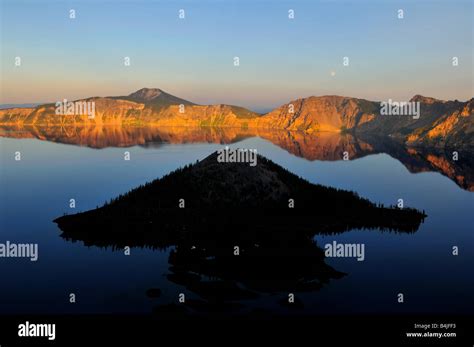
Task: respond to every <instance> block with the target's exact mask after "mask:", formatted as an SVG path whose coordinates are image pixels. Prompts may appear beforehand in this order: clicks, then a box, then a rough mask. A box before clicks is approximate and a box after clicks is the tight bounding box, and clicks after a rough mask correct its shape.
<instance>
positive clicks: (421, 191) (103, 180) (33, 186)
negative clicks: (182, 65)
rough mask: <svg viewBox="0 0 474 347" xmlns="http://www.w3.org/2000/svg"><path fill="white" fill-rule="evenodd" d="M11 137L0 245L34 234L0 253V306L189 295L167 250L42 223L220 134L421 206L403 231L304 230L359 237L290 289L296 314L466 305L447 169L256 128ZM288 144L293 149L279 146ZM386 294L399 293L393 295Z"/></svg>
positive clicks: (205, 151) (345, 184)
mask: <svg viewBox="0 0 474 347" xmlns="http://www.w3.org/2000/svg"><path fill="white" fill-rule="evenodd" d="M19 137H20V138H13V137H1V138H0V148H1V169H0V175H1V176H0V179H1V181H0V187H1V189H0V218H1V220H0V230H1V231H0V242H6V241H7V240H8V241H10V242H16V243H21V242H25V243H38V244H39V259H38V261H37V262H31V261H30V260H29V259H24V258H23V259H22V258H0V273H1V274H2V280H1V289H0V293H1V295H0V314H6V313H113V312H122V313H123V312H126V313H129V312H151V310H152V309H153V307H156V306H159V305H166V304H169V303H177V302H178V293H181V292H183V293H186V294H187V297H190V298H193V297H196V294H194V293H193V292H189V291H187V290H186V288H184V287H182V286H179V285H177V284H174V283H172V282H170V281H169V280H168V279H167V277H166V275H167V274H169V273H170V272H169V264H168V256H169V252H170V250H165V251H158V250H150V249H140V248H132V250H131V255H129V256H127V255H124V252H123V250H112V249H110V248H109V249H100V248H97V247H86V246H84V245H83V243H81V242H69V241H66V240H64V239H63V238H61V237H60V236H59V235H60V230H59V229H58V228H57V226H56V224H55V223H53V222H52V220H53V219H54V218H56V217H58V216H61V215H63V214H64V213H66V212H67V213H71V212H74V211H71V209H70V208H69V200H70V199H72V198H73V199H75V200H76V210H75V212H79V211H85V210H89V209H92V208H95V207H96V206H100V205H102V204H103V203H104V202H105V201H106V200H109V199H110V198H113V197H115V196H117V195H118V194H120V193H124V192H126V191H128V190H130V189H131V188H134V187H136V186H138V185H140V184H143V183H145V182H148V181H151V180H153V179H155V178H158V177H161V176H163V175H164V174H167V173H169V172H170V171H172V170H174V169H176V168H178V167H180V166H184V165H186V164H189V163H192V162H195V161H196V160H200V159H203V158H205V157H206V156H207V155H209V154H210V153H212V152H213V151H215V150H217V149H220V148H222V147H223V146H224V145H225V144H226V143H229V145H230V146H231V147H241V148H256V149H257V150H258V152H259V153H260V154H262V155H264V156H266V157H267V158H269V159H271V160H273V161H274V162H275V163H277V164H279V165H281V166H283V167H285V168H287V169H288V170H290V171H291V172H293V173H295V174H297V175H299V176H301V177H304V178H306V179H307V180H309V181H311V182H313V183H319V184H323V185H327V186H332V187H337V188H343V189H348V190H353V191H356V192H357V193H358V194H359V195H361V196H363V197H366V198H368V199H370V200H371V201H374V202H381V203H384V204H396V202H397V200H398V199H400V198H402V199H403V200H404V203H405V205H406V206H410V207H415V208H417V209H420V210H425V211H426V214H427V215H428V217H427V218H426V219H425V221H424V223H423V224H422V225H421V226H420V228H419V230H418V231H417V232H415V233H411V234H403V233H389V232H379V231H375V230H362V231H361V230H354V231H350V232H346V233H343V234H339V235H330V236H315V239H316V241H317V243H318V245H319V246H320V247H323V246H324V244H325V243H330V242H332V241H333V240H336V241H337V242H349V243H364V244H365V260H364V261H361V262H359V261H357V260H356V259H355V258H331V259H329V258H326V260H325V262H326V263H327V264H329V265H330V266H332V267H333V268H334V269H336V270H338V271H341V272H345V273H347V275H346V276H344V277H343V278H341V279H334V280H331V281H330V282H329V283H328V284H326V285H324V286H323V288H322V289H321V290H319V291H314V292H308V293H301V294H298V298H299V299H300V300H301V301H302V302H303V303H304V312H308V313H322V314H326V313H369V312H377V313H393V312H400V313H408V312H409V313H460V312H461V313H468V312H472V311H473V310H474V298H473V296H472V293H473V292H474V276H472V265H473V264H474V252H473V251H472V250H473V249H474V237H473V235H474V234H473V232H474V228H473V225H474V213H473V212H474V193H472V192H470V191H469V189H468V188H466V184H467V183H466V182H465V181H466V180H464V181H463V182H464V183H463V184H464V185H465V186H464V187H463V186H462V184H460V183H459V180H458V182H456V180H455V179H451V178H449V177H447V175H448V176H449V170H448V171H446V172H447V173H448V174H446V172H445V174H442V173H440V172H439V171H438V172H437V171H436V170H428V169H427V170H415V171H426V172H416V173H412V172H413V171H414V170H409V169H408V168H407V167H409V166H407V165H406V164H407V163H406V162H405V165H404V164H403V163H402V162H401V161H400V160H398V159H396V157H395V156H394V155H393V153H390V155H389V154H387V153H384V152H383V151H374V152H373V153H370V151H369V152H367V151H365V152H364V155H363V156H357V155H355V156H354V158H352V157H351V159H352V160H348V161H344V160H336V159H335V158H334V157H331V153H332V152H331V151H330V150H327V151H326V152H327V153H326V158H327V159H326V160H325V156H324V155H322V156H320V155H313V156H311V155H303V154H302V153H306V152H305V151H304V150H302V149H301V143H298V142H297V141H296V142H295V141H293V140H292V141H286V142H285V143H287V146H282V145H281V144H282V143H283V142H282V141H280V142H278V143H279V144H280V145H277V144H276V143H277V142H276V141H271V140H269V139H268V137H267V139H265V136H262V137H251V136H242V137H239V136H236V137H234V138H232V139H231V140H222V141H216V140H215V139H212V140H209V139H208V140H209V141H207V140H206V136H204V137H203V138H198V139H194V140H193V139H188V140H185V141H168V143H167V142H166V141H156V138H154V139H152V140H153V141H149V139H148V140H147V139H145V140H144V141H139V142H137V143H140V145H133V143H132V144H129V143H127V144H125V145H124V144H117V143H115V144H114V143H106V144H105V145H103V146H91V145H90V143H89V144H88V143H80V145H81V146H76V145H74V144H62V143H59V142H62V141H58V139H57V138H55V139H54V140H52V141H43V140H40V139H38V138H35V137H33V138H25V137H22V136H19ZM86 142H87V141H86ZM150 142H152V143H150ZM173 142H178V143H173ZM101 143H102V142H101ZM304 143H305V144H307V147H308V148H307V149H312V148H313V147H312V145H311V144H308V141H306V140H305V141H304ZM314 143H316V144H317V143H318V139H316V140H314ZM295 144H296V148H299V149H298V151H296V150H290V148H295V146H293V145H295ZM116 146H120V147H116ZM122 146H126V148H124V147H122ZM92 147H96V148H92ZM323 147H324V146H323ZM324 148H326V147H324ZM17 151H19V152H21V160H20V161H15V152H17ZM125 151H129V152H130V156H131V160H130V161H126V160H124V152H125ZM360 151H363V149H359V152H360ZM322 152H324V151H322ZM322 152H321V153H322ZM471 156H472V154H471ZM461 166H462V165H461ZM466 170H467V171H466ZM464 172H465V174H466V175H465V176H466V178H468V177H472V175H473V172H472V167H471V166H468V167H467V169H466V168H464ZM454 176H456V175H453V177H454ZM457 176H459V175H457ZM468 183H469V182H468ZM468 186H469V185H468ZM469 187H470V186H469ZM453 246H458V247H459V255H457V256H454V255H453V254H452V248H453ZM149 288H160V289H161V291H162V295H161V297H159V298H154V299H152V298H149V297H147V296H146V295H145V292H146V290H147V289H149ZM70 293H74V294H75V295H76V303H75V304H71V303H69V294H70ZM398 293H403V294H404V297H405V302H404V303H403V304H399V303H398V302H397V294H398ZM286 295H287V293H275V294H274V295H269V296H264V297H262V298H261V299H259V300H248V302H245V303H244V304H245V305H248V306H249V307H252V308H264V309H269V310H275V311H280V312H285V310H286V309H285V308H284V307H281V306H280V305H278V304H277V303H276V302H277V301H278V300H279V299H281V298H284V297H286Z"/></svg>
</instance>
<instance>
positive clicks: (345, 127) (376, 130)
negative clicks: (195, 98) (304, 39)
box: [0, 88, 474, 147]
mask: <svg viewBox="0 0 474 347" xmlns="http://www.w3.org/2000/svg"><path fill="white" fill-rule="evenodd" d="M84 101H87V102H95V116H94V118H90V117H88V115H87V114H84V115H77V114H76V115H58V114H56V112H55V105H54V104H48V105H41V106H38V107H36V108H34V109H33V108H25V109H21V108H12V109H4V110H0V124H8V125H11V124H20V125H41V126H44V125H71V124H74V125H76V124H94V125H101V124H115V125H117V124H118V125H139V126H145V125H153V126H167V127H181V126H182V127H203V126H205V127H209V126H212V127H236V128H243V129H247V128H255V129H278V130H290V131H296V130H297V131H304V132H306V133H313V132H318V131H320V132H344V131H350V132H357V133H360V134H364V133H365V134H377V135H383V136H390V137H392V138H396V139H398V140H400V141H403V142H406V143H408V144H410V145H430V146H439V147H447V146H452V147H471V146H474V135H473V134H474V121H473V117H472V114H473V106H472V105H473V99H471V100H469V101H468V102H459V101H441V100H437V99H433V98H428V97H423V96H420V95H416V96H415V97H413V98H412V99H411V100H410V101H412V102H419V103H420V116H419V117H418V118H415V117H412V116H407V115H403V116H401V115H400V116H398V115H382V114H381V113H380V109H381V107H380V103H378V102H373V101H368V100H363V99H356V98H349V97H342V96H321V97H315V96H312V97H308V98H303V99H297V100H294V101H291V102H289V103H287V104H284V105H282V106H280V107H278V108H276V109H275V110H273V111H271V112H269V113H267V114H265V115H260V114H257V113H255V112H252V111H250V110H247V109H245V108H242V107H238V106H231V105H195V104H193V103H191V102H189V101H186V100H184V99H180V98H178V97H175V96H173V95H170V94H168V93H165V92H163V91H162V90H160V89H146V88H144V89H141V90H139V91H137V92H135V93H132V94H130V95H129V96H124V97H109V98H90V99H86V100H84Z"/></svg>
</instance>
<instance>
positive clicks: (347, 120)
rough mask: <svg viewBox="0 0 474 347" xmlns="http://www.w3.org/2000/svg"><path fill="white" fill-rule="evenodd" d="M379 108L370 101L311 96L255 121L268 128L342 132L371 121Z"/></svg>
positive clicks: (279, 108)
mask: <svg viewBox="0 0 474 347" xmlns="http://www.w3.org/2000/svg"><path fill="white" fill-rule="evenodd" d="M377 110H378V105H377V103H374V102H371V101H367V100H362V99H355V98H347V97H342V96H321V97H316V96H311V97H309V98H304V99H298V100H294V101H291V102H289V103H288V104H285V105H282V106H280V107H278V108H277V109H275V110H273V111H272V112H270V113H268V114H266V115H265V116H263V117H262V118H260V119H259V120H258V121H257V122H256V124H257V125H258V126H260V127H265V128H276V129H287V130H304V131H307V132H313V131H332V132H334V131H335V132H339V131H341V130H346V129H351V128H355V127H357V126H358V125H359V124H363V123H365V122H369V121H371V120H372V119H373V118H374V117H375V113H376V112H377Z"/></svg>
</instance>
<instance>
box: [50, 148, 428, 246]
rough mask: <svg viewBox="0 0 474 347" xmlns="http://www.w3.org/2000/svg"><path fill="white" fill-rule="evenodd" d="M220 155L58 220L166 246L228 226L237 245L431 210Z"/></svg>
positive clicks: (411, 223)
mask: <svg viewBox="0 0 474 347" xmlns="http://www.w3.org/2000/svg"><path fill="white" fill-rule="evenodd" d="M217 156H218V154H217V152H215V153H213V154H211V155H210V156H208V157H207V158H205V159H203V160H201V161H199V162H196V163H195V164H192V165H188V166H185V167H183V168H180V169H178V170H176V171H174V172H172V173H170V174H168V175H166V176H164V177H162V178H160V179H157V180H154V181H152V182H150V183H147V184H145V185H142V186H140V187H138V188H136V189H133V190H131V191H130V192H128V193H126V194H123V195H120V196H118V197H117V198H115V199H112V200H111V201H109V202H107V203H105V204H104V205H103V206H102V207H100V208H97V209H95V210H91V211H87V212H83V213H78V214H74V215H64V216H62V217H59V218H57V219H56V220H55V222H56V223H57V224H58V226H59V228H60V229H61V230H62V231H63V232H64V233H63V236H64V237H66V238H73V239H76V238H77V239H81V240H85V241H87V242H89V243H91V244H96V245H107V244H114V245H117V246H122V245H123V246H125V245H128V246H144V245H149V246H157V247H166V246H169V245H175V244H177V243H178V242H180V241H182V240H183V238H186V237H187V236H188V234H189V231H190V230H191V231H192V232H193V234H194V235H195V234H196V233H202V234H208V235H209V236H211V235H212V237H210V238H211V239H213V240H217V239H218V238H219V237H216V235H221V234H227V235H226V236H225V238H226V241H229V245H233V244H235V242H236V240H240V241H242V240H245V239H246V237H248V238H249V240H252V242H253V241H255V240H256V239H265V238H267V237H271V238H275V237H278V235H286V234H299V235H306V236H311V235H315V234H317V233H338V232H344V231H347V230H350V229H361V228H373V229H380V230H391V231H399V232H413V231H416V230H417V229H418V227H419V225H420V223H421V222H422V221H423V219H424V218H425V214H424V213H423V212H420V211H417V210H415V209H411V208H404V209H399V208H397V207H394V206H390V207H386V206H383V205H377V204H374V203H372V202H370V201H369V200H367V199H363V198H361V197H359V196H358V195H357V194H356V193H354V192H350V191H344V190H339V189H335V188H330V187H324V186H322V185H317V184H312V183H310V182H308V181H306V180H304V179H302V178H300V177H298V176H296V175H294V174H292V173H291V172H289V171H287V170H286V169H284V168H282V167H281V166H279V165H277V164H275V163H273V162H272V161H270V160H268V159H266V158H264V157H263V156H260V155H259V156H258V161H257V165H256V166H255V167H252V166H250V165H249V164H248V163H222V162H218V160H217ZM230 235H232V236H230ZM249 235H252V237H250V236H249ZM285 238H286V236H285Z"/></svg>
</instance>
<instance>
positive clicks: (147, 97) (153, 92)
mask: <svg viewBox="0 0 474 347" xmlns="http://www.w3.org/2000/svg"><path fill="white" fill-rule="evenodd" d="M162 93H163V91H162V90H161V89H159V88H142V89H139V90H137V91H136V92H133V93H132V94H130V95H129V97H130V98H134V99H140V100H143V101H151V100H153V99H155V98H157V97H158V96H160V95H161V94H162Z"/></svg>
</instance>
